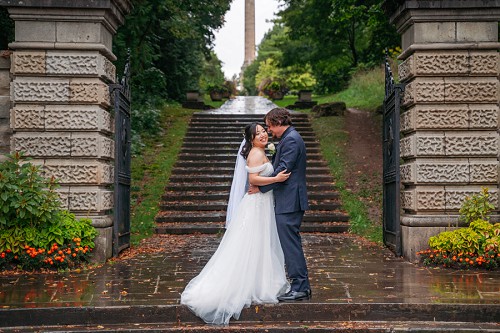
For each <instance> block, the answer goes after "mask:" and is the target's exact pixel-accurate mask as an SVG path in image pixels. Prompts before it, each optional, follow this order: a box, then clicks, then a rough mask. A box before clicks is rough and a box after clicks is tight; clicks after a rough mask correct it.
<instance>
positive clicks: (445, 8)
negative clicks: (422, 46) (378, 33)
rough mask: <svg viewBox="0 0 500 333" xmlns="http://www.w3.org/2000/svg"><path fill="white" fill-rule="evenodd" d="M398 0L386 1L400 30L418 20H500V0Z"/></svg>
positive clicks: (426, 21)
mask: <svg viewBox="0 0 500 333" xmlns="http://www.w3.org/2000/svg"><path fill="white" fill-rule="evenodd" d="M396 3H397V4H399V6H394V5H392V6H391V5H389V4H387V2H386V9H387V10H386V11H387V14H388V15H389V16H390V22H391V23H392V24H394V25H395V26H396V28H397V29H398V32H399V33H402V32H404V31H405V30H406V29H408V27H409V26H411V25H413V24H414V23H417V22H419V23H424V22H425V23H430V22H498V21H500V1H499V0H467V1H461V0H440V1H418V0H400V1H396Z"/></svg>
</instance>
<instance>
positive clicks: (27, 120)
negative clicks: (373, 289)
mask: <svg viewBox="0 0 500 333" xmlns="http://www.w3.org/2000/svg"><path fill="white" fill-rule="evenodd" d="M10 120H11V127H12V128H13V129H15V130H17V131H19V130H21V131H22V130H30V129H31V130H42V129H44V127H45V112H44V107H43V106H41V105H22V104H18V105H16V106H15V107H14V108H13V109H12V115H11V118H10Z"/></svg>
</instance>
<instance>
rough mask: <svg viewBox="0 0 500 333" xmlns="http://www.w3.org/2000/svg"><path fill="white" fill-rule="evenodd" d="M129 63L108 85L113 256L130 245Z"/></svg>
mask: <svg viewBox="0 0 500 333" xmlns="http://www.w3.org/2000/svg"><path fill="white" fill-rule="evenodd" d="M128 79H129V74H128V65H127V68H126V70H125V75H124V78H123V79H122V81H121V84H113V85H111V86H110V91H111V96H112V99H113V106H114V116H115V181H114V223H113V256H117V255H118V254H119V253H120V251H122V250H123V249H125V248H127V247H129V246H130V179H131V172H130V158H131V155H130V145H131V134H130V88H129V85H128V81H129V80H128Z"/></svg>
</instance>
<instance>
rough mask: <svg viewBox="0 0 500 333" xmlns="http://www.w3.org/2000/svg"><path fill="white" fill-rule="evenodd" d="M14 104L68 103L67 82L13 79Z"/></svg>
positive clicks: (50, 79) (48, 79)
mask: <svg viewBox="0 0 500 333" xmlns="http://www.w3.org/2000/svg"><path fill="white" fill-rule="evenodd" d="M11 95H12V99H13V101H14V102H16V103H23V102H34V103H36V102H47V103H50V102H59V103H60V102H64V103H67V102H69V97H70V90H69V81H68V80H62V79H54V78H46V77H45V78H24V77H16V78H15V79H14V82H13V85H12V91H11Z"/></svg>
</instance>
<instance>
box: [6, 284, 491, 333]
mask: <svg viewBox="0 0 500 333" xmlns="http://www.w3.org/2000/svg"><path fill="white" fill-rule="evenodd" d="M499 313H500V304H453V303H451V304H450V303H444V304H440V303H426V304H420V303H419V304H408V303H374V304H370V303H346V302H338V303H314V294H313V300H312V301H305V302H296V303H279V304H271V305H252V306H250V307H249V308H245V309H243V311H242V312H241V316H240V319H239V320H232V321H231V322H230V324H229V327H220V326H219V327H218V326H210V325H205V324H204V323H203V322H202V321H201V320H200V319H199V318H198V317H196V316H195V315H194V314H193V313H192V312H191V311H190V310H189V309H188V308H187V307H185V306H181V305H133V306H127V305H121V306H102V307H100V306H80V307H76V306H73V307H71V306H69V307H64V308H61V307H54V308H44V307H41V308H12V309H2V310H1V311H0V330H2V332H5V330H7V329H12V331H11V332H14V329H16V328H17V329H18V331H17V332H19V330H23V329H24V330H26V331H24V332H28V330H27V329H31V332H35V331H36V332H39V331H41V332H47V330H46V329H45V327H50V326H59V327H60V326H63V325H77V326H78V325H82V324H84V325H86V326H88V328H90V329H96V330H99V331H100V332H103V331H107V330H103V328H104V327H102V328H100V327H98V326H101V325H102V326H105V325H127V326H128V327H129V329H134V327H135V328H139V327H137V326H139V325H144V324H146V325H151V324H156V325H175V326H173V327H174V328H176V329H178V330H179V332H181V331H182V332H184V331H185V330H186V329H189V326H191V327H193V326H195V327H198V328H197V329H198V330H199V331H202V332H206V331H208V330H214V329H217V330H215V331H212V332H232V331H233V328H234V329H237V328H238V327H240V328H242V329H243V328H244V327H245V326H249V327H256V328H257V329H258V330H255V331H254V332H264V331H265V330H263V329H262V327H263V326H264V327H267V326H269V327H270V328H271V329H272V328H273V327H274V328H279V327H281V328H283V329H285V330H280V331H278V332H283V333H284V332H288V331H287V329H288V326H292V327H295V326H300V327H302V328H303V330H302V331H300V332H315V330H314V327H315V326H318V327H330V329H336V328H339V329H341V328H342V329H344V328H347V327H349V326H351V327H354V326H355V325H358V324H361V323H364V324H365V325H364V329H365V330H366V329H367V328H368V327H370V325H374V326H375V327H377V325H380V323H385V322H387V324H388V325H389V330H386V331H385V332H397V331H395V330H394V329H395V328H397V327H398V326H400V325H401V327H404V326H405V325H410V326H415V327H420V328H421V329H424V330H423V331H422V332H437V331H439V332H441V330H440V329H438V328H440V327H442V328H445V331H444V332H446V331H448V332H456V329H458V328H460V327H466V328H469V329H475V331H470V332H495V331H496V332H498V328H499V327H498V314H499ZM342 323H348V325H346V324H342ZM343 325H346V327H342V326H343ZM309 326H310V327H309ZM34 327H40V328H41V330H36V329H34ZM406 327H408V326H406ZM200 328H201V329H200ZM446 328H449V330H446ZM66 329H70V330H71V329H72V328H71V327H66ZM181 329H182V330H181ZM50 331H52V330H50ZM56 331H57V329H56ZM410 331H411V332H415V331H414V330H404V331H401V332H410ZM85 332H88V330H85ZM119 332H121V330H120V331H119ZM156 332H161V331H160V330H157V331H156ZM191 332H196V331H191ZM236 332H237V330H236ZM271 332H272V331H271ZM332 332H343V330H338V331H335V330H334V331H332Z"/></svg>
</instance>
